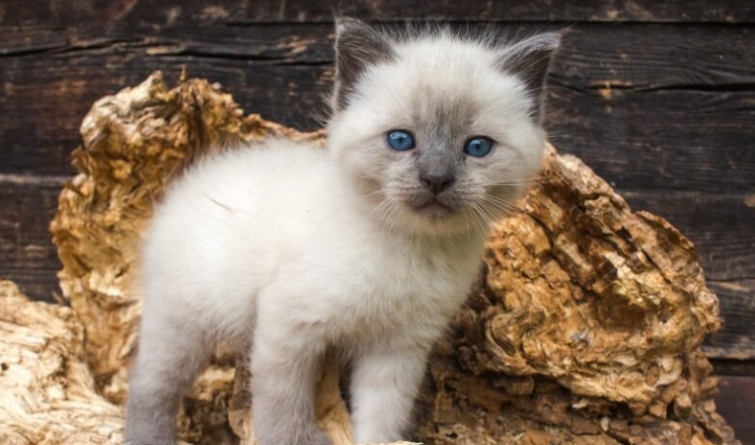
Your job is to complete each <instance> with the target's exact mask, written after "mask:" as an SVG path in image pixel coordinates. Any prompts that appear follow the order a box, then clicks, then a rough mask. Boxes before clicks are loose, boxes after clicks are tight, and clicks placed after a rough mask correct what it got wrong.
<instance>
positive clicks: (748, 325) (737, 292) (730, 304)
mask: <svg viewBox="0 0 755 445" xmlns="http://www.w3.org/2000/svg"><path fill="white" fill-rule="evenodd" d="M708 286H709V287H710V289H711V290H712V291H713V292H715V293H716V294H717V295H718V298H719V299H720V301H721V317H722V318H723V320H724V327H723V329H722V330H721V331H720V332H718V333H717V334H714V335H713V336H711V338H709V339H708V341H707V342H706V345H705V352H706V353H707V354H708V355H710V356H712V357H718V358H726V359H736V360H755V298H754V297H753V296H755V280H754V279H742V280H731V281H709V282H708Z"/></svg>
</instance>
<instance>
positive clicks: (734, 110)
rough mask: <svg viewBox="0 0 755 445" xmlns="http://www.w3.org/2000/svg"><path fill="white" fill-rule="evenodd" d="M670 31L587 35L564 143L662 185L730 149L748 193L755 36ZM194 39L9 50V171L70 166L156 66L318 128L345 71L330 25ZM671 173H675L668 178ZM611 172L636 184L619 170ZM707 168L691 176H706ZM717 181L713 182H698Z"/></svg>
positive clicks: (560, 111)
mask: <svg viewBox="0 0 755 445" xmlns="http://www.w3.org/2000/svg"><path fill="white" fill-rule="evenodd" d="M668 28H669V27H664V26H659V25H619V26H606V25H589V26H586V27H576V28H575V29H574V31H573V32H572V33H571V35H570V36H569V37H568V38H567V39H566V42H565V47H564V50H563V51H562V52H561V53H560V54H559V56H558V58H557V60H556V64H555V69H554V73H553V75H552V76H551V83H552V84H553V89H552V93H551V96H552V100H551V104H550V110H551V112H550V114H549V115H550V119H551V126H550V127H551V129H552V133H553V136H554V137H555V141H556V142H557V143H559V145H562V144H561V142H562V141H563V143H564V144H566V145H571V146H575V147H576V146H584V145H587V146H597V145H599V147H597V148H596V150H597V151H599V152H601V153H606V154H607V155H610V156H614V155H617V154H620V155H621V156H619V157H617V158H613V157H612V158H611V159H609V160H607V161H604V163H608V162H613V163H616V164H617V166H616V168H617V169H624V168H625V165H626V160H627V159H635V158H636V157H637V156H636V152H640V153H639V155H640V156H645V157H648V156H650V157H652V159H649V160H650V161H652V164H653V166H654V167H655V168H654V169H651V170H646V173H648V174H647V175H645V177H642V178H637V179H638V180H643V181H644V180H645V179H647V178H648V177H650V178H655V179H656V180H658V181H660V180H662V179H664V178H665V177H667V176H668V174H670V173H673V172H677V171H679V169H678V168H672V167H674V166H673V165H671V166H668V165H666V164H665V162H674V160H676V161H677V163H678V162H682V161H686V159H690V157H691V156H692V155H696V154H697V152H699V151H700V150H703V151H704V150H706V147H710V146H716V147H717V148H718V150H722V151H711V150H709V154H707V155H706V156H708V157H712V159H710V160H711V161H712V162H717V164H711V167H712V168H714V170H711V169H708V170H710V171H709V173H708V174H707V179H708V180H709V182H710V180H712V181H714V182H715V181H719V182H726V183H729V182H728V181H729V179H730V178H729V177H728V176H727V177H722V176H721V175H718V174H717V171H716V170H715V168H718V167H725V170H728V169H729V167H728V165H725V164H726V163H727V162H728V161H727V160H728V159H732V160H736V162H738V163H740V164H744V165H745V169H744V170H741V169H740V174H739V175H738V178H739V179H738V180H739V185H742V181H744V182H745V183H746V182H747V181H746V179H742V177H744V176H748V175H750V174H751V170H749V168H750V166H751V164H752V156H755V154H753V153H752V150H746V149H745V148H746V146H747V144H748V143H749V141H751V140H752V137H753V133H755V125H753V122H755V114H753V113H755V107H754V106H753V101H752V91H753V89H755V81H752V79H755V70H754V69H753V68H752V67H753V66H755V46H753V45H748V44H747V42H748V41H749V40H751V39H752V37H753V36H752V30H750V29H749V28H748V27H740V26H706V27H704V28H702V30H701V29H698V28H696V27H692V28H688V27H687V28H688V29H687V28H685V29H677V28H679V27H672V28H673V29H668ZM213 29H214V28H213ZM234 29H236V28H234ZM184 31H186V33H185V34H184V33H178V34H172V33H168V34H164V35H163V34H161V37H160V38H159V39H157V40H155V39H152V38H147V37H144V36H143V35H141V36H140V35H136V36H134V35H132V36H130V37H129V36H125V35H123V36H119V37H118V39H125V40H123V41H121V40H118V42H119V43H114V42H113V41H111V40H107V41H99V40H97V39H88V40H79V41H75V42H72V43H71V44H70V45H69V46H67V47H65V49H61V50H59V51H55V52H51V53H44V54H30V55H26V56H13V57H11V56H7V57H6V58H5V59H4V62H6V63H3V64H0V85H2V86H3V93H4V94H2V95H0V112H1V113H2V115H3V116H4V119H2V120H0V138H1V139H2V140H4V141H6V146H5V147H4V151H6V153H7V152H8V151H10V153H11V154H10V155H9V156H7V161H6V162H4V163H2V165H0V171H2V172H6V173H9V172H15V173H17V172H26V173H36V174H53V175H55V174H64V173H68V172H70V170H69V169H68V167H67V160H66V159H67V155H66V152H67V149H68V148H70V147H72V146H75V145H76V143H77V141H78V134H77V128H78V125H79V123H80V120H81V118H82V117H83V115H84V114H85V113H86V111H87V109H88V107H89V105H90V104H91V102H92V101H93V100H95V99H96V98H99V97H101V96H102V95H105V94H109V93H112V92H114V91H117V90H118V89H120V88H122V87H123V86H125V85H131V84H135V83H137V82H139V81H140V80H141V79H142V78H143V77H144V76H146V75H147V73H149V72H150V71H151V70H153V69H163V70H165V71H166V72H169V73H173V74H174V75H175V74H176V73H177V72H178V71H180V69H181V68H182V67H184V66H186V67H188V69H189V71H190V73H191V74H192V75H195V76H204V77H207V78H209V79H211V80H213V81H218V82H221V83H222V84H223V85H224V86H225V87H226V88H227V89H228V90H229V91H230V92H232V93H233V94H234V96H235V97H236V98H237V100H239V101H240V102H241V103H242V104H243V105H244V106H245V107H247V109H254V110H255V111H257V112H260V113H262V114H264V115H265V116H266V117H269V118H271V119H275V120H281V121H283V122H284V123H286V124H288V125H292V126H294V127H299V128H310V129H311V128H314V127H315V126H316V121H315V120H314V119H311V117H310V110H312V109H313V107H314V109H315V110H317V109H319V110H324V106H322V105H321V101H320V95H321V94H323V93H325V92H326V91H327V90H328V88H329V79H330V75H331V74H332V69H331V68H330V63H331V59H332V51H331V49H330V40H329V37H328V33H330V26H329V25H293V26H292V25H281V26H277V25H275V26H268V27H256V28H254V27H253V28H241V30H240V31H238V30H236V31H233V32H228V33H227V34H224V33H222V32H215V33H213V32H208V31H205V30H202V34H201V35H200V34H198V33H197V32H196V31H191V32H190V31H189V30H184ZM216 31H217V30H216ZM181 36H183V37H181ZM192 36H193V37H192ZM131 38H133V39H135V40H128V39H131ZM150 39H152V40H150ZM596 42H599V43H596ZM627 42H631V43H627ZM695 42H705V43H704V45H703V44H698V43H695ZM670 61H671V62H670ZM693 66H694V67H696V68H694V69H693V68H690V67H693ZM61 73H63V74H62V75H61ZM251 107H254V108H251ZM318 107H319V108H318ZM31 117H33V119H32V118H31ZM627 138H629V142H630V143H629V144H626V143H625V141H627ZM677 138H681V139H677ZM678 140H684V141H694V146H691V147H686V146H684V147H678V146H679V144H678V143H677V141H678ZM671 144H673V145H676V146H677V148H676V149H675V150H688V151H687V152H685V153H683V156H681V157H679V155H680V153H679V152H678V151H674V150H672V151H668V150H666V149H665V148H666V147H667V146H669V145H671ZM651 150H658V153H650V151H651ZM695 150H697V151H695ZM643 153H644V154H643ZM743 157H744V159H742V158H743ZM666 158H671V159H666ZM706 162H707V160H706ZM677 167H678V166H677ZM600 168H601V167H600V166H599V170H600ZM658 169H665V170H666V172H667V174H666V175H660V176H659V175H658V174H657V171H658ZM600 173H601V174H604V175H606V176H607V177H608V178H609V179H610V180H617V181H618V180H620V179H622V178H621V177H620V176H617V175H614V172H613V171H612V170H610V169H605V170H600ZM697 173H699V172H687V174H686V175H679V176H678V179H681V180H685V181H686V180H687V179H686V178H690V179H691V180H696V179H697V178H702V179H705V177H706V175H705V174H703V175H702V176H700V175H698V174H697ZM711 173H712V175H711ZM735 184H736V183H732V185H735ZM620 185H622V186H632V185H633V184H620ZM655 185H656V184H653V186H655ZM663 186H664V187H666V186H668V185H667V184H663ZM703 186H704V187H709V186H710V183H707V184H698V185H693V186H689V187H686V188H687V189H691V190H696V189H701V187H703ZM672 187H676V186H675V185H673V186H672Z"/></svg>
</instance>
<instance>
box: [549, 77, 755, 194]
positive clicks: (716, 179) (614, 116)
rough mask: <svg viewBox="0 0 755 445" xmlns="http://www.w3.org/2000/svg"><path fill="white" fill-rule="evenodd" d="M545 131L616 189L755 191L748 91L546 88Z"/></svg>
mask: <svg viewBox="0 0 755 445" xmlns="http://www.w3.org/2000/svg"><path fill="white" fill-rule="evenodd" d="M549 101H550V111H549V114H548V120H549V122H548V128H549V129H550V131H551V139H552V141H553V142H554V144H555V145H556V146H557V147H559V148H560V149H561V150H562V151H567V152H572V153H576V154H577V155H579V156H580V157H581V158H583V160H585V161H586V162H587V163H588V164H589V165H590V166H592V167H593V168H594V169H595V170H596V171H597V172H598V173H599V174H600V175H601V176H603V177H604V178H606V179H608V180H609V181H611V182H612V183H614V184H615V185H616V186H617V187H619V188H622V189H637V188H644V189H660V190H664V189H665V190H681V191H697V190H700V191H706V192H711V193H728V192H738V193H742V192H744V193H753V192H755V151H753V150H751V149H750V148H751V146H752V138H753V136H754V135H755V91H740V92H717V91H695V90H676V89H671V90H654V91H648V92H642V91H636V90H612V91H610V92H602V91H597V90H580V89H575V88H573V87H572V86H569V85H561V84H558V83H556V82H554V84H553V85H552V86H551V89H550V94H549Z"/></svg>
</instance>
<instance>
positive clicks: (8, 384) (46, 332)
mask: <svg viewBox="0 0 755 445" xmlns="http://www.w3.org/2000/svg"><path fill="white" fill-rule="evenodd" d="M122 428H123V410H122V408H120V407H118V406H116V405H114V404H112V403H110V402H109V401H107V400H106V399H105V398H103V397H102V396H100V395H99V394H98V393H97V391H96V388H95V385H94V381H93V380H92V376H91V374H90V373H89V369H88V367H87V364H86V360H85V354H84V328H83V326H82V325H81V323H80V322H79V320H78V318H77V317H76V315H75V313H74V312H73V311H72V310H71V309H70V308H67V307H63V306H59V305H50V304H47V303H40V302H37V303H33V302H30V301H29V300H28V299H27V298H26V297H25V296H23V295H22V294H21V293H20V292H19V290H18V287H16V285H15V284H13V283H11V282H9V281H0V443H3V444H8V445H63V444H65V445H81V444H92V445H120V444H121V443H122V442H123V437H122V435H121V430H122Z"/></svg>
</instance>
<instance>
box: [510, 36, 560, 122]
mask: <svg viewBox="0 0 755 445" xmlns="http://www.w3.org/2000/svg"><path fill="white" fill-rule="evenodd" d="M560 43H561V34H560V33H557V32H547V33H543V34H537V35H534V36H532V37H529V38H526V39H524V40H522V41H519V42H517V43H514V44H513V45H508V46H506V47H504V48H503V51H502V53H501V58H500V62H499V67H500V68H501V69H502V70H503V71H505V72H507V73H511V74H514V75H516V76H518V77H519V78H520V79H522V80H523V81H524V83H525V85H526V86H527V89H528V90H529V92H530V94H531V95H532V99H533V101H534V110H533V111H534V115H535V118H536V119H537V120H538V121H541V120H542V114H543V100H544V98H545V78H546V76H547V74H548V68H549V66H550V62H551V59H552V58H553V54H554V52H555V51H556V49H557V48H558V46H559V44H560Z"/></svg>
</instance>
